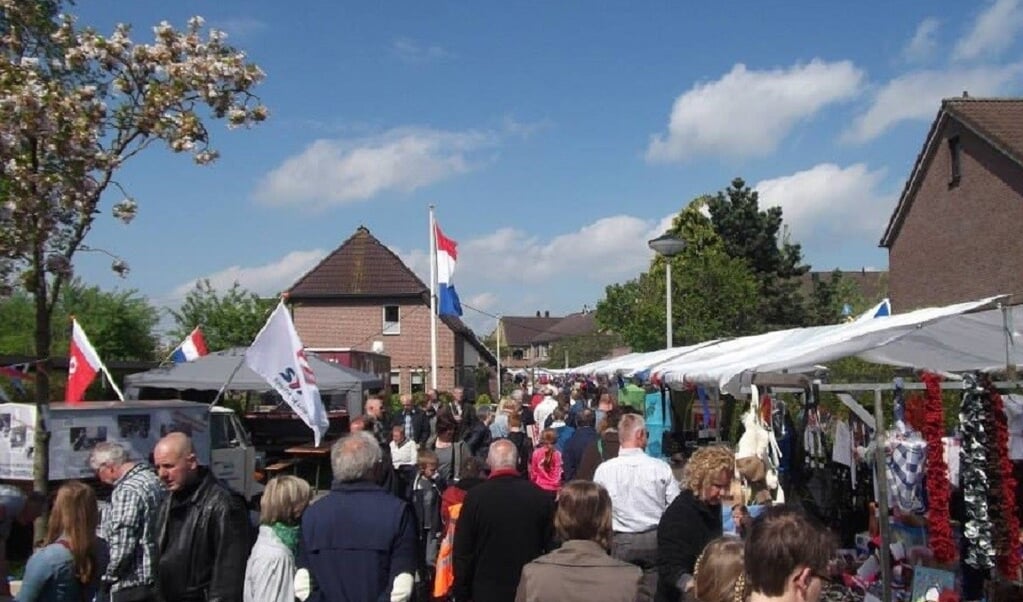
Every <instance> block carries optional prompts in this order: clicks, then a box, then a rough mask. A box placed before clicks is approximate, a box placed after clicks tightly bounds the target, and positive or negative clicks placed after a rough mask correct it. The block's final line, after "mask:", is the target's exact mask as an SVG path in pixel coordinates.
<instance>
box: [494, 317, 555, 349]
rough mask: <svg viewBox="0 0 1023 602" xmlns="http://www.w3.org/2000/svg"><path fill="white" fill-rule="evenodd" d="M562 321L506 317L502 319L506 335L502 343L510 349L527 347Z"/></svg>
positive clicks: (503, 331)
mask: <svg viewBox="0 0 1023 602" xmlns="http://www.w3.org/2000/svg"><path fill="white" fill-rule="evenodd" d="M560 321H561V318H550V317H547V318H541V317H539V316H538V317H533V316H505V317H503V318H501V329H502V334H503V335H504V340H503V341H501V343H502V344H503V345H508V346H510V347H525V346H527V345H529V344H530V343H532V342H533V339H535V338H536V337H537V336H539V335H541V334H543V333H545V332H547V330H548V329H550V328H551V327H553V326H554V325H555V324H557V323H558V322H560Z"/></svg>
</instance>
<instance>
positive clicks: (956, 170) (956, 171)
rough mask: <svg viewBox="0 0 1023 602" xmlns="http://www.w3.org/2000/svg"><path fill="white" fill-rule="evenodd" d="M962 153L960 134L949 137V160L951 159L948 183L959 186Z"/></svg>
mask: <svg viewBox="0 0 1023 602" xmlns="http://www.w3.org/2000/svg"><path fill="white" fill-rule="evenodd" d="M961 154H962V146H961V145H960V144H959V136H953V137H951V138H949V139H948V160H949V167H950V170H949V180H948V185H949V186H950V187H951V186H958V185H959V178H960V177H961V176H962V171H961V169H962V167H961V163H960V155H961Z"/></svg>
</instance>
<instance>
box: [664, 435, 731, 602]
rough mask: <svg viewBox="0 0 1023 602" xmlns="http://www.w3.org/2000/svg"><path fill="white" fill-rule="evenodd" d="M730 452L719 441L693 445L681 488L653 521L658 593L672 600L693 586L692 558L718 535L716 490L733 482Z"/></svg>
mask: <svg viewBox="0 0 1023 602" xmlns="http://www.w3.org/2000/svg"><path fill="white" fill-rule="evenodd" d="M734 474H735V454H733V453H732V450H730V449H729V448H727V447H724V446H722V445H712V446H709V447H703V448H700V449H698V450H696V452H695V453H693V455H692V457H691V458H689V462H687V463H686V466H685V469H684V471H683V473H682V493H681V494H679V496H678V497H676V498H675V501H673V502H672V503H671V505H669V506H668V508H667V509H666V510H665V511H664V514H663V515H662V516H661V522H660V523H659V524H658V525H657V597H656V599H657V600H658V601H659V602H660V601H663V602H669V601H670V602H675V601H676V600H678V599H679V598H680V597H681V595H682V594H683V593H684V592H686V591H688V590H689V589H691V588H692V587H693V571H694V570H695V568H696V559H697V558H699V556H700V553H701V552H702V551H703V548H704V547H705V546H706V545H707V544H708V543H710V541H711V540H713V539H714V538H717V537H721V535H722V529H721V496H722V495H723V494H725V493H727V492H728V491H729V490H730V489H731V486H732V478H733V476H734Z"/></svg>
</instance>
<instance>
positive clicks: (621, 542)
mask: <svg viewBox="0 0 1023 602" xmlns="http://www.w3.org/2000/svg"><path fill="white" fill-rule="evenodd" d="M647 436H648V433H647V430H646V422H645V421H644V420H643V417H642V416H639V415H637V414H626V415H624V416H622V419H621V420H620V421H619V422H618V438H619V441H620V443H621V447H620V449H619V451H618V457H616V458H612V459H610V460H607V461H606V462H603V463H602V464H601V465H600V466H598V467H597V471H596V473H595V474H594V476H593V480H594V481H595V482H596V483H599V484H600V485H603V486H604V488H605V489H607V492H608V494H609V495H610V496H611V508H612V514H611V521H612V527H613V528H614V543H613V545H612V546H611V556H613V557H615V558H617V559H619V560H623V561H625V562H628V563H631V564H634V565H636V566H638V567H639V568H641V569H643V583H642V587H641V588H640V592H639V596H638V597H637V600H652V599H653V596H654V592H655V591H656V590H657V524H658V523H659V522H660V520H661V515H662V514H664V511H665V510H666V509H667V508H668V505H669V504H671V502H672V501H673V500H674V499H675V497H676V496H678V494H679V492H680V489H679V484H678V481H676V480H675V475H674V474H673V473H672V472H671V467H670V466H668V464H667V462H663V461H661V460H658V459H655V458H651V457H650V456H648V455H646V453H645V452H644V449H646V444H647Z"/></svg>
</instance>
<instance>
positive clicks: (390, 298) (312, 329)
mask: <svg viewBox="0 0 1023 602" xmlns="http://www.w3.org/2000/svg"><path fill="white" fill-rule="evenodd" d="M288 303H289V304H290V306H291V311H292V316H293V319H294V321H295V329H296V330H297V331H298V335H299V337H301V339H302V342H303V343H304V344H305V345H306V347H308V348H310V349H320V350H331V349H356V350H361V351H374V352H378V353H383V354H385V355H388V356H389V357H390V358H391V378H390V383H389V384H390V385H391V391H392V392H395V393H397V392H401V393H405V392H417V391H423V390H425V389H426V388H429V386H430V381H431V378H430V289H429V287H428V286H427V285H426V284H424V283H423V281H422V280H420V279H419V277H418V276H416V275H415V273H413V272H412V270H410V269H409V268H408V266H406V265H405V264H404V262H402V260H401V259H400V258H399V257H398V256H397V255H395V254H394V253H393V252H392V251H391V250H390V249H388V248H387V247H386V246H385V245H384V244H383V243H381V242H380V241H379V240H377V239H376V238H375V237H374V236H373V235H372V234H370V232H369V230H368V229H367V228H365V227H363V226H360V227H359V228H358V229H357V230H356V231H355V234H353V235H352V236H351V237H350V238H349V239H348V240H346V241H345V242H344V243H342V244H341V246H340V247H338V248H337V249H335V250H334V251H333V252H332V253H330V254H329V255H327V256H326V257H325V258H324V259H323V260H322V261H321V262H320V263H319V264H317V265H316V266H315V267H314V268H313V269H311V270H310V271H309V272H307V273H306V274H305V275H304V276H302V277H301V278H299V279H298V281H297V282H296V283H295V284H294V285H293V286H292V287H291V289H290V290H289V291H288ZM496 363H497V360H496V358H495V357H494V355H493V354H492V353H491V352H490V351H489V350H487V348H486V347H484V346H483V344H482V343H481V342H480V340H479V339H478V338H477V337H476V335H475V334H474V333H473V332H472V330H471V329H470V328H469V327H467V326H466V325H465V324H464V323H463V322H462V321H461V320H460V319H459V318H457V317H453V316H441V317H438V318H437V370H438V372H437V387H438V388H439V389H441V390H450V389H452V388H453V387H455V386H456V385H460V386H463V387H465V388H466V389H467V390H469V391H470V392H474V391H475V389H476V378H475V376H476V371H477V368H479V367H481V366H485V367H490V366H496Z"/></svg>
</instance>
